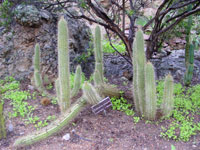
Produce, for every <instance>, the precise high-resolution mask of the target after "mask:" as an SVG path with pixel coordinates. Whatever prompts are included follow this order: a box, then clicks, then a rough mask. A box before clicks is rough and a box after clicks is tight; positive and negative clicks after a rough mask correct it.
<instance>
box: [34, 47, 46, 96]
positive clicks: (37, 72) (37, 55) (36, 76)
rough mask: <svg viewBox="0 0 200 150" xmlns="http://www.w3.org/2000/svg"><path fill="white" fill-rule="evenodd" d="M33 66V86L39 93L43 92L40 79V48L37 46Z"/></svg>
mask: <svg viewBox="0 0 200 150" xmlns="http://www.w3.org/2000/svg"><path fill="white" fill-rule="evenodd" d="M33 65H34V84H35V86H36V88H37V89H38V90H39V91H40V92H43V90H44V87H43V82H42V77H41V73H40V46H39V44H36V45H35V54H34V61H33Z"/></svg>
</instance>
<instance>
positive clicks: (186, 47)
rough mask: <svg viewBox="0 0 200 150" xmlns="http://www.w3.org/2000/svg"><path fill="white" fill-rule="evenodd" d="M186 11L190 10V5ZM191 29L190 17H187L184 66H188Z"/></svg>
mask: <svg viewBox="0 0 200 150" xmlns="http://www.w3.org/2000/svg"><path fill="white" fill-rule="evenodd" d="M187 9H188V11H190V10H192V5H189V6H188V8H187ZM191 29H192V15H190V16H189V17H188V24H187V28H186V46H185V65H186V68H187V65H188V64H189V53H190V44H191Z"/></svg>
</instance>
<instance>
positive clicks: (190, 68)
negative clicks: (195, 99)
mask: <svg viewBox="0 0 200 150" xmlns="http://www.w3.org/2000/svg"><path fill="white" fill-rule="evenodd" d="M189 46H190V47H189V56H188V59H187V61H188V62H186V72H185V75H184V84H185V85H190V82H191V80H192V77H193V70H194V45H193V44H190V45H189Z"/></svg>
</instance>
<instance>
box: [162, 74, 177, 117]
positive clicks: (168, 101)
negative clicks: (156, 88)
mask: <svg viewBox="0 0 200 150" xmlns="http://www.w3.org/2000/svg"><path fill="white" fill-rule="evenodd" d="M173 90H174V83H173V78H172V76H171V75H170V74H168V75H167V76H166V77H165V83H164V94H163V102H162V104H161V110H162V112H163V115H164V116H166V117H167V116H170V115H171V113H172V110H173V107H174V98H173Z"/></svg>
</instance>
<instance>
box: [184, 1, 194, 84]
mask: <svg viewBox="0 0 200 150" xmlns="http://www.w3.org/2000/svg"><path fill="white" fill-rule="evenodd" d="M191 9H192V5H189V6H188V10H191ZM191 29H192V16H189V17H188V24H187V28H186V46H185V66H186V72H185V75H184V84H185V85H186V86H188V85H190V83H191V80H192V77H193V70H194V69H193V64H194V48H195V46H194V45H195V44H193V43H192V42H193V40H192V37H191Z"/></svg>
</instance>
